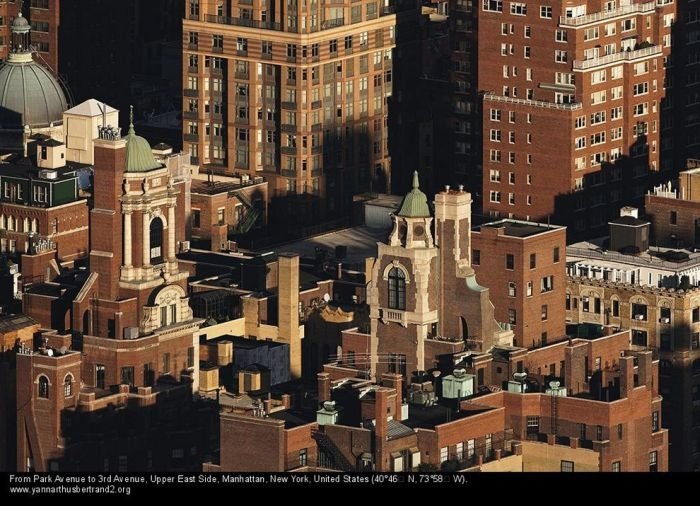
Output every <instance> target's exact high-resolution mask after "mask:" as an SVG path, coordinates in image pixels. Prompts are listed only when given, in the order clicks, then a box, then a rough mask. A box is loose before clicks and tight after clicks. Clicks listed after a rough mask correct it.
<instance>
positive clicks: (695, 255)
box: [566, 237, 700, 271]
mask: <svg viewBox="0 0 700 506" xmlns="http://www.w3.org/2000/svg"><path fill="white" fill-rule="evenodd" d="M606 239H607V238H605V237H602V238H598V239H592V240H590V241H581V242H577V243H574V244H570V245H568V246H567V247H566V261H567V262H579V261H589V262H591V261H592V262H594V263H595V265H596V266H599V267H610V268H614V267H616V266H617V265H619V264H625V265H630V266H634V267H646V268H655V269H663V270H669V271H679V270H684V269H689V268H692V267H696V266H698V265H700V250H698V251H695V249H693V250H689V249H681V248H662V247H658V246H651V247H650V248H649V249H648V250H647V251H643V252H640V253H637V254H625V253H620V252H618V251H615V250H608V249H607V248H606V247H605V245H606V242H605V241H606Z"/></svg>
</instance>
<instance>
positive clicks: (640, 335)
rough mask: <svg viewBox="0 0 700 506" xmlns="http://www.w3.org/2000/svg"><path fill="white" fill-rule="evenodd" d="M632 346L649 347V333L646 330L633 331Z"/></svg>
mask: <svg viewBox="0 0 700 506" xmlns="http://www.w3.org/2000/svg"><path fill="white" fill-rule="evenodd" d="M632 344H634V345H637V346H646V345H647V333H646V330H633V331H632Z"/></svg>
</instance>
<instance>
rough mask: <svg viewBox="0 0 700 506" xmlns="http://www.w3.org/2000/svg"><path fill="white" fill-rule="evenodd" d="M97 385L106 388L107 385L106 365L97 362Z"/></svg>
mask: <svg viewBox="0 0 700 506" xmlns="http://www.w3.org/2000/svg"><path fill="white" fill-rule="evenodd" d="M95 386H96V387H97V388H102V389H104V387H105V366H104V365H102V364H95Z"/></svg>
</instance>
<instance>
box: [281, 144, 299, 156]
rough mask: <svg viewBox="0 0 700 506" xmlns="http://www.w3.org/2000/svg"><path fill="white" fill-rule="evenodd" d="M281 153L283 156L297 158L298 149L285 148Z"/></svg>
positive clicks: (282, 148)
mask: <svg viewBox="0 0 700 506" xmlns="http://www.w3.org/2000/svg"><path fill="white" fill-rule="evenodd" d="M280 153H282V154H283V155H291V156H296V154H297V148H292V147H288V146H283V147H281V148H280Z"/></svg>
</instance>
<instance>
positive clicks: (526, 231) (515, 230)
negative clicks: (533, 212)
mask: <svg viewBox="0 0 700 506" xmlns="http://www.w3.org/2000/svg"><path fill="white" fill-rule="evenodd" d="M483 228H500V229H503V235H506V236H508V237H519V238H525V237H532V236H534V235H538V234H544V233H546V232H550V231H552V230H559V229H563V228H565V227H562V226H559V225H548V224H545V223H534V222H531V221H521V220H510V219H507V220H499V221H494V222H491V223H485V224H483V225H481V226H479V227H475V228H474V230H475V231H477V232H479V231H481V229H483Z"/></svg>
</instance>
